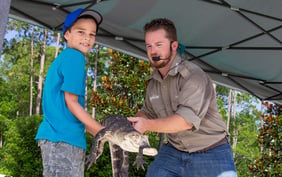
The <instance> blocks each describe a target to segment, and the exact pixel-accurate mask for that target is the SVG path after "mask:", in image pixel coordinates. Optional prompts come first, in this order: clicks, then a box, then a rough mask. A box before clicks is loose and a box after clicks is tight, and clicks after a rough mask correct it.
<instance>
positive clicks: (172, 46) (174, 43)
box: [171, 41, 178, 51]
mask: <svg viewBox="0 0 282 177" xmlns="http://www.w3.org/2000/svg"><path fill="white" fill-rule="evenodd" d="M171 48H172V50H173V51H177V48H178V41H172V42H171Z"/></svg>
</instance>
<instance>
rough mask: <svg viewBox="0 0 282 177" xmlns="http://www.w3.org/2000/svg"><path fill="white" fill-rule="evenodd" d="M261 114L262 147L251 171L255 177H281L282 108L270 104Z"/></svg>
mask: <svg viewBox="0 0 282 177" xmlns="http://www.w3.org/2000/svg"><path fill="white" fill-rule="evenodd" d="M262 104H263V105H264V106H265V109H264V113H262V114H261V117H262V120H263V126H262V127H261V128H260V130H259V134H258V136H257V141H258V143H259V144H260V145H261V147H262V148H261V152H260V157H258V156H257V157H256V158H255V160H254V161H253V162H252V163H250V165H249V169H250V171H251V172H252V174H253V175H254V176H257V177H272V176H281V175H282V173H281V155H280V153H281V147H282V140H281V138H282V131H281V130H282V114H281V110H282V107H281V106H280V105H278V104H272V103H269V102H263V103H262Z"/></svg>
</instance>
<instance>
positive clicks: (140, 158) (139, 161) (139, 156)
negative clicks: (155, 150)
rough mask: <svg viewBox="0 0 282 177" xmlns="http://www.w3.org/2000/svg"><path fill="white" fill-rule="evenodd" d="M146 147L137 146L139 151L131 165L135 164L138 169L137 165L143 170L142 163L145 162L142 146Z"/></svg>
mask: <svg viewBox="0 0 282 177" xmlns="http://www.w3.org/2000/svg"><path fill="white" fill-rule="evenodd" d="M147 147H148V146H140V147H139V152H138V154H137V156H136V159H135V161H134V163H133V165H135V164H136V166H137V170H138V169H139V167H142V169H143V170H145V168H144V164H145V163H146V162H145V160H144V159H143V149H144V148H147Z"/></svg>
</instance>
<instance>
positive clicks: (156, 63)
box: [151, 55, 171, 69]
mask: <svg viewBox="0 0 282 177" xmlns="http://www.w3.org/2000/svg"><path fill="white" fill-rule="evenodd" d="M170 60H171V55H169V56H168V57H166V58H162V59H161V60H159V61H153V62H152V63H151V65H152V66H153V67H155V68H157V69H161V68H163V67H165V66H166V65H167V64H168V63H169V62H170ZM160 61H161V62H160Z"/></svg>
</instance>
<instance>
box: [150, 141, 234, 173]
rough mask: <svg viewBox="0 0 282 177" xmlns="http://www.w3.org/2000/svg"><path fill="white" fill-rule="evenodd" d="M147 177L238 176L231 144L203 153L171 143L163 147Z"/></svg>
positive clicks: (151, 165)
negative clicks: (180, 147) (185, 149)
mask: <svg viewBox="0 0 282 177" xmlns="http://www.w3.org/2000/svg"><path fill="white" fill-rule="evenodd" d="M146 177H237V174H236V169H235V165H234V160H233V154H232V149H231V147H230V145H229V144H223V145H220V146H217V147H215V148H213V149H211V150H208V151H207V152H203V153H187V152H183V151H179V150H177V149H175V148H174V147H173V146H172V145H171V144H165V145H163V146H162V147H161V149H160V150H159V152H158V155H157V156H156V157H155V159H154V161H153V162H152V163H151V164H150V166H149V168H148V171H147V174H146Z"/></svg>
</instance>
